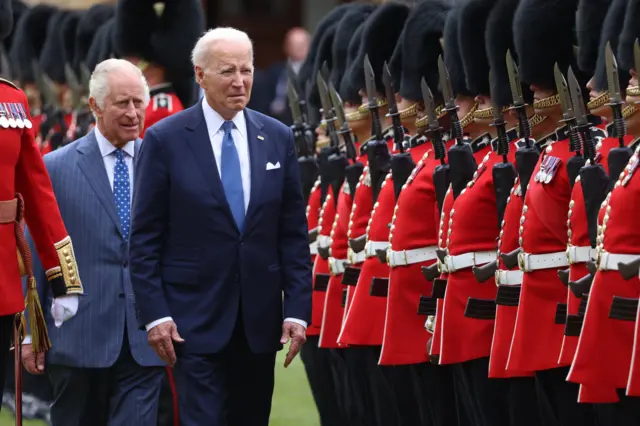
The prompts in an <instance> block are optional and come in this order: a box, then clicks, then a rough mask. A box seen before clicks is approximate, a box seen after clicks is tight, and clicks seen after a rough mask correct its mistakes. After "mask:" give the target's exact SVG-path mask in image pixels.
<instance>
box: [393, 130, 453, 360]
mask: <svg viewBox="0 0 640 426" xmlns="http://www.w3.org/2000/svg"><path fill="white" fill-rule="evenodd" d="M452 143H453V142H452V141H450V142H449V143H448V144H447V145H446V147H447V148H449V147H450V146H451V144H452ZM411 155H412V157H413V159H414V161H415V162H416V163H417V164H416V168H415V169H414V170H413V172H412V174H411V175H410V176H409V178H408V179H407V182H406V184H405V185H404V187H403V189H402V191H401V192H400V197H399V198H398V202H397V204H396V207H395V211H394V214H393V218H392V222H391V232H390V233H389V243H390V247H389V250H392V251H394V252H401V251H403V250H413V249H423V248H426V247H432V248H434V247H435V246H436V245H437V243H438V225H439V223H440V212H439V210H438V204H437V200H436V192H435V186H434V183H433V172H434V169H435V168H436V166H437V165H439V164H440V160H436V159H435V157H434V152H433V149H432V145H431V143H430V142H427V141H425V142H424V143H423V144H422V145H419V146H417V147H414V148H412V149H411ZM419 156H421V158H418V157H419ZM435 261H436V259H435V258H434V259H432V260H428V261H422V262H417V263H412V264H409V265H402V266H394V267H391V268H390V270H389V293H388V297H387V313H386V320H385V328H384V337H383V342H382V351H381V353H380V364H381V365H402V364H419V363H423V362H427V361H428V360H429V359H428V354H427V352H426V350H425V348H426V345H427V341H428V340H429V338H430V337H431V334H430V333H429V332H427V331H426V330H425V327H424V323H425V318H424V317H423V316H420V315H417V312H418V305H419V301H420V296H422V295H430V294H431V290H432V283H430V282H427V281H426V280H425V279H424V276H423V275H422V272H421V268H422V266H428V265H431V264H433V263H435Z"/></svg>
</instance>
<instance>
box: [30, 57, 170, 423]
mask: <svg viewBox="0 0 640 426" xmlns="http://www.w3.org/2000/svg"><path fill="white" fill-rule="evenodd" d="M148 103H149V88H148V87H147V83H146V81H145V79H144V77H143V76H142V73H141V71H140V70H139V69H138V68H137V67H136V66H134V65H133V64H131V63H130V62H127V61H125V60H121V59H108V60H106V61H104V62H102V63H100V64H98V65H97V66H96V68H95V70H94V72H93V74H92V76H91V80H90V83H89V104H90V106H91V110H92V111H93V113H94V114H95V116H96V119H97V120H96V126H95V127H94V129H93V130H92V131H91V132H89V134H87V135H86V136H84V137H82V138H80V139H78V140H77V141H76V142H74V143H72V144H69V145H67V146H65V147H64V148H60V149H58V150H56V151H54V152H52V153H50V154H47V155H45V157H44V162H45V164H46V166H47V171H48V172H49V176H50V177H51V182H52V183H53V189H54V192H55V196H56V199H57V201H58V206H59V208H60V213H61V214H62V218H63V220H64V224H65V226H66V228H67V230H68V231H69V235H70V236H71V237H72V238H73V242H74V252H75V253H76V256H77V262H78V269H79V273H80V275H81V276H82V278H83V283H84V288H85V294H84V295H83V296H81V297H80V298H79V303H78V312H77V314H76V315H75V316H74V317H73V318H71V319H70V320H68V321H66V322H65V323H64V324H63V325H62V326H61V327H59V328H58V327H54V326H53V325H54V323H55V321H54V318H52V316H51V314H49V313H48V311H49V309H45V310H44V311H45V313H46V315H47V325H48V329H49V333H50V337H51V343H52V347H51V350H50V351H49V352H48V353H47V356H46V364H45V359H44V354H34V353H33V351H32V350H31V349H30V345H29V344H28V342H29V340H30V339H28V338H27V339H25V344H24V347H23V351H22V358H23V359H22V360H23V364H24V366H25V368H26V369H27V371H29V372H30V373H32V374H42V373H48V377H49V380H50V381H51V384H52V387H53V405H52V408H51V422H52V424H53V426H85V425H92V426H93V425H95V426H102V425H104V426H106V425H109V426H115V425H121V426H126V425H137V426H156V425H157V414H158V398H159V393H160V383H161V380H162V375H163V368H162V367H163V366H165V365H166V364H165V363H164V362H163V361H162V360H161V359H160V358H159V357H158V355H157V354H156V353H154V351H153V350H152V349H151V348H150V347H149V344H148V342H147V338H146V335H145V332H144V331H141V330H140V329H139V326H138V323H137V320H136V312H135V308H134V295H133V290H132V288H131V282H130V278H129V269H128V266H129V265H128V258H127V241H128V238H129V229H130V228H129V225H130V200H131V187H132V182H131V179H132V178H133V175H134V170H133V169H134V164H135V161H134V160H135V158H136V156H137V155H138V152H139V148H140V143H141V140H140V139H139V138H138V136H139V135H140V132H141V131H142V128H143V125H144V118H145V107H146V106H147V104H148ZM30 243H31V245H32V248H33V242H32V241H30ZM34 272H35V273H36V274H37V275H36V276H37V277H39V278H40V277H42V279H38V280H37V283H38V293H39V296H40V300H42V301H43V303H46V304H47V306H48V304H49V303H50V301H51V298H50V297H49V296H48V295H47V289H46V288H45V285H44V284H42V283H45V282H46V280H45V279H44V276H45V271H44V269H43V268H42V265H41V263H40V262H39V260H38V258H37V257H34ZM45 365H46V368H45Z"/></svg>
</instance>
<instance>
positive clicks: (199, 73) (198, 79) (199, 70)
mask: <svg viewBox="0 0 640 426" xmlns="http://www.w3.org/2000/svg"><path fill="white" fill-rule="evenodd" d="M194 74H195V75H196V82H198V84H199V85H200V86H202V80H204V69H203V68H202V67H200V66H198V65H196V66H195V67H194Z"/></svg>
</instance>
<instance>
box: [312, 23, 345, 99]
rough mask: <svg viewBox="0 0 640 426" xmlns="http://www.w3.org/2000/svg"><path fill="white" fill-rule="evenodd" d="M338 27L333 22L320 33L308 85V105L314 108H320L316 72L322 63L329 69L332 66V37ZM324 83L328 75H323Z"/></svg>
mask: <svg viewBox="0 0 640 426" xmlns="http://www.w3.org/2000/svg"><path fill="white" fill-rule="evenodd" d="M337 27H338V22H334V23H333V24H332V25H331V26H329V28H327V30H326V31H325V32H324V34H323V35H322V39H321V40H320V43H318V51H317V52H316V55H315V56H316V58H315V62H314V64H313V73H312V74H311V85H310V86H309V93H308V94H307V96H308V101H309V105H311V106H312V107H314V108H316V109H320V108H321V107H322V105H321V102H320V93H319V92H318V83H317V78H318V73H319V72H320V69H321V68H322V64H324V63H325V62H326V63H327V69H329V70H331V69H332V68H333V64H332V48H333V39H334V36H335V34H336V28H337ZM323 77H324V80H325V83H327V87H328V85H329V82H328V81H327V77H328V76H326V75H325V76H323Z"/></svg>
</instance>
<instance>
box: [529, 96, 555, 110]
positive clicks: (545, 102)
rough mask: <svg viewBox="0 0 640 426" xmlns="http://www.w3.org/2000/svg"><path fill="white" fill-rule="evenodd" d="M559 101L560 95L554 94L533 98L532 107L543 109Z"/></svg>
mask: <svg viewBox="0 0 640 426" xmlns="http://www.w3.org/2000/svg"><path fill="white" fill-rule="evenodd" d="M559 103H560V95H558V94H555V95H553V96H549V97H548V98H544V99H539V100H534V101H533V108H534V109H545V108H551V107H553V106H556V105H558V104H559Z"/></svg>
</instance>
